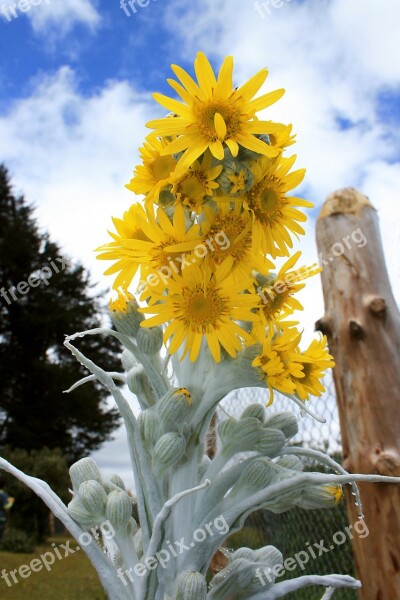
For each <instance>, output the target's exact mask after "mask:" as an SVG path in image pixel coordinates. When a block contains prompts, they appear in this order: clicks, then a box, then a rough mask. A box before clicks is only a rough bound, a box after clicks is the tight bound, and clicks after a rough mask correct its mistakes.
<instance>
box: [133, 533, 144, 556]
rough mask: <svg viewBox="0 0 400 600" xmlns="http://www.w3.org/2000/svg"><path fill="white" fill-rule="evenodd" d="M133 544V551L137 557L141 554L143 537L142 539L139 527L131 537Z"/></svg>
mask: <svg viewBox="0 0 400 600" xmlns="http://www.w3.org/2000/svg"><path fill="white" fill-rule="evenodd" d="M133 545H134V548H135V552H136V554H137V555H138V558H140V557H141V556H143V539H142V530H141V529H138V530H137V532H136V534H135V536H134V538H133Z"/></svg>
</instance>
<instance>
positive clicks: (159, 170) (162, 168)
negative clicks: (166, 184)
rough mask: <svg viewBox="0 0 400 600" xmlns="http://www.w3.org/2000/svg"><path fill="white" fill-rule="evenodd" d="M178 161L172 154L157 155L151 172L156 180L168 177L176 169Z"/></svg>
mask: <svg viewBox="0 0 400 600" xmlns="http://www.w3.org/2000/svg"><path fill="white" fill-rule="evenodd" d="M175 165H176V162H175V161H174V159H173V158H172V156H170V155H168V156H157V158H155V159H154V160H153V162H152V164H151V172H152V173H153V175H154V179H155V180H156V181H161V180H162V179H167V177H169V175H170V173H171V172H172V171H173V170H174V169H175Z"/></svg>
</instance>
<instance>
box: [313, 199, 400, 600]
mask: <svg viewBox="0 0 400 600" xmlns="http://www.w3.org/2000/svg"><path fill="white" fill-rule="evenodd" d="M364 241H365V243H364ZM317 245H318V252H319V256H320V258H322V259H323V261H324V262H323V263H322V264H323V265H324V271H323V272H322V274H321V277H322V285H323V291H324V300H325V316H324V317H323V318H322V319H320V320H319V321H318V322H317V323H316V328H317V329H319V330H321V331H322V332H323V333H326V335H327V337H328V342H329V348H330V351H331V353H332V354H333V356H334V358H335V361H336V367H335V369H334V370H333V372H334V382H335V388H336V394H337V402H338V406H339V416H340V424H341V432H342V441H343V455H344V456H343V458H344V467H345V468H346V469H348V470H349V471H350V472H353V473H354V472H359V473H379V474H381V475H396V476H399V475H400V315H399V311H398V308H397V306H396V303H395V300H394V297H393V294H392V291H391V288H390V282H389V278H388V274H387V270H386V265H385V258H384V254H383V249H382V243H381V238H380V232H379V224H378V217H377V213H376V211H375V209H374V208H373V206H372V205H371V204H370V202H369V200H368V198H366V197H365V196H364V195H363V194H361V193H359V192H358V191H356V190H355V189H353V188H345V189H343V190H339V191H337V192H335V193H334V194H332V195H331V196H329V197H328V199H327V200H326V202H325V204H324V206H323V208H322V210H321V213H320V215H319V218H318V221H317ZM360 491H361V498H362V501H363V507H364V515H365V521H366V524H367V526H368V528H369V536H368V537H365V538H364V539H360V538H359V537H358V536H357V534H356V533H355V534H354V539H353V548H354V552H355V560H356V568H357V574H358V577H359V578H360V580H361V582H362V585H363V587H362V589H361V592H360V598H362V600H400V486H397V485H393V484H383V485H381V484H362V485H360ZM346 501H347V506H348V512H349V517H350V523H353V524H354V523H355V521H356V520H357V514H358V511H357V507H356V506H354V497H353V496H352V495H351V490H350V489H348V490H347V492H346Z"/></svg>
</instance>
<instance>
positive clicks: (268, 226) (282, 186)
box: [243, 156, 314, 258]
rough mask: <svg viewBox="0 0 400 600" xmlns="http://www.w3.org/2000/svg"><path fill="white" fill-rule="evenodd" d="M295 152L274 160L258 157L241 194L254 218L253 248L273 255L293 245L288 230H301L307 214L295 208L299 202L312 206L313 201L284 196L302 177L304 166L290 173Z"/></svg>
mask: <svg viewBox="0 0 400 600" xmlns="http://www.w3.org/2000/svg"><path fill="white" fill-rule="evenodd" d="M295 160H296V156H292V157H290V158H283V157H279V158H278V159H276V160H274V161H270V160H268V159H265V158H261V159H259V160H258V161H257V163H256V165H255V166H254V167H253V174H254V184H253V186H252V188H251V189H250V190H249V192H247V196H246V197H245V198H244V201H243V206H244V208H245V209H246V210H248V211H249V212H250V213H251V214H252V216H253V219H254V226H253V233H254V235H253V240H254V246H255V249H256V250H260V249H261V250H262V251H263V252H266V253H267V254H270V255H271V256H272V257H273V258H276V257H277V256H288V254H289V250H288V248H292V246H293V242H292V239H291V234H294V235H296V236H297V235H300V234H304V233H305V232H304V229H303V228H302V227H301V226H300V225H299V222H304V221H306V220H307V217H306V216H305V215H304V214H303V213H302V212H300V211H299V210H297V208H295V207H298V206H301V207H309V208H311V207H313V206H314V205H313V204H312V202H308V201H307V200H303V199H302V198H297V197H295V196H287V192H288V191H290V190H292V189H293V188H295V187H297V186H298V185H299V184H300V183H301V181H302V180H303V178H304V174H305V170H304V169H299V170H297V171H293V172H292V173H289V170H290V169H291V167H292V165H293V163H294V161H295Z"/></svg>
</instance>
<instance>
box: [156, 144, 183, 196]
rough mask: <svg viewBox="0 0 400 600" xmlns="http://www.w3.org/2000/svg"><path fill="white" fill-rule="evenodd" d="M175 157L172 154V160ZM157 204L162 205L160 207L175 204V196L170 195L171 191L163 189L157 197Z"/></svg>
mask: <svg viewBox="0 0 400 600" xmlns="http://www.w3.org/2000/svg"><path fill="white" fill-rule="evenodd" d="M176 156H177V155H176V154H173V157H174V158H175V157H176ZM175 160H179V158H175ZM158 202H159V204H162V206H169V205H170V204H173V203H174V202H175V196H174V195H173V194H172V193H171V191H170V190H169V189H168V188H164V189H163V190H161V191H160V194H159V196H158Z"/></svg>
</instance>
